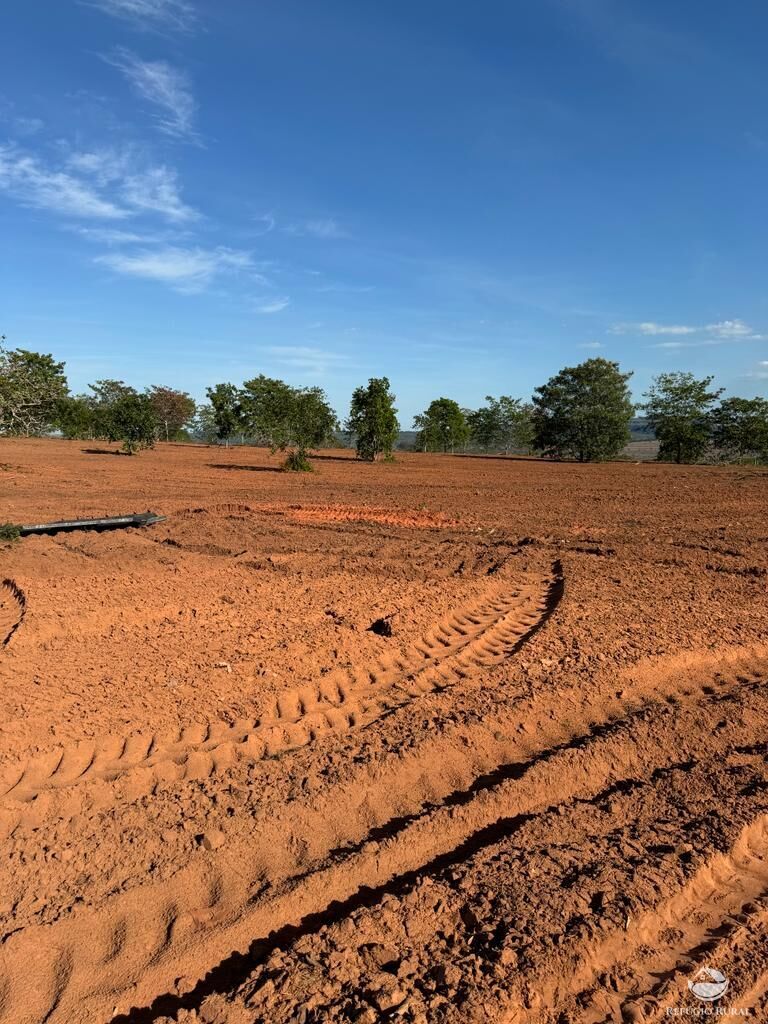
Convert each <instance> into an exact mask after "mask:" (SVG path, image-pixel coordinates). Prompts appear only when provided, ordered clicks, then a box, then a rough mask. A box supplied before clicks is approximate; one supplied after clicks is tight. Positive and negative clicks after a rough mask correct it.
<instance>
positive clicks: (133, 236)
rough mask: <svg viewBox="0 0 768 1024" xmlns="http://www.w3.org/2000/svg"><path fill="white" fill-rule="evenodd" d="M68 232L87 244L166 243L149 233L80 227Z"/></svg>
mask: <svg viewBox="0 0 768 1024" xmlns="http://www.w3.org/2000/svg"><path fill="white" fill-rule="evenodd" d="M68 230H71V231H74V232H75V234H78V235H80V237H81V238H86V239H88V241H89V242H98V243H100V244H101V245H109V246H117V245H156V244H159V243H163V242H166V241H167V239H164V238H163V236H162V235H157V234H152V233H150V232H139V231H124V230H122V229H121V228H87V227H83V226H82V225H79V224H78V225H75V226H69V227H68Z"/></svg>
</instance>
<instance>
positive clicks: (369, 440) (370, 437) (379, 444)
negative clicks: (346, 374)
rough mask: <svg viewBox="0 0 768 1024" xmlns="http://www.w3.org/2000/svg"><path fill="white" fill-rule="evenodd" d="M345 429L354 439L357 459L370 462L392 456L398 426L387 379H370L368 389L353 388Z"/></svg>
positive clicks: (393, 398) (393, 397)
mask: <svg viewBox="0 0 768 1024" xmlns="http://www.w3.org/2000/svg"><path fill="white" fill-rule="evenodd" d="M346 428H347V430H348V431H349V433H350V434H352V435H353V436H354V438H355V447H356V449H357V457H358V458H359V459H365V460H366V461H367V462H373V461H375V459H376V457H377V456H378V455H391V454H392V449H393V448H394V446H395V442H396V441H397V435H398V432H399V430H400V424H399V423H398V421H397V409H396V408H395V396H394V395H393V394H392V392H391V391H390V389H389V380H388V379H387V378H386V377H371V378H370V379H369V381H368V386H367V387H363V386H361V387H359V388H355V390H354V392H353V393H352V402H351V405H350V408H349V418H348V419H347V424H346Z"/></svg>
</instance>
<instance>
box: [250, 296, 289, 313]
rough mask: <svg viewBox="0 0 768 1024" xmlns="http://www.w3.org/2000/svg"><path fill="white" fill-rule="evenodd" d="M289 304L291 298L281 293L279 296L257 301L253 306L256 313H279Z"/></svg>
mask: <svg viewBox="0 0 768 1024" xmlns="http://www.w3.org/2000/svg"><path fill="white" fill-rule="evenodd" d="M290 304H291V300H290V299H289V298H288V297H287V296H286V295H282V296H280V298H276V299H271V300H268V301H267V302H261V303H258V304H257V305H256V307H255V308H256V312H257V313H281V312H282V311H283V310H284V309H286V308H287V307H288V306H290Z"/></svg>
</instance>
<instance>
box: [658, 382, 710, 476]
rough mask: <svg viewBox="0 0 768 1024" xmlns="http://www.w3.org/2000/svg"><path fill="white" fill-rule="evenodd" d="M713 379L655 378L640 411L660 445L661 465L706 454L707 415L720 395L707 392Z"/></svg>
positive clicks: (698, 457)
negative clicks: (642, 411)
mask: <svg viewBox="0 0 768 1024" xmlns="http://www.w3.org/2000/svg"><path fill="white" fill-rule="evenodd" d="M713 380H714V378H713V377H703V378H702V379H701V380H697V379H696V378H695V377H694V376H693V374H692V373H679V372H675V373H661V374H659V376H658V377H654V379H653V382H652V384H651V387H650V389H649V390H648V391H647V392H646V394H645V395H644V396H643V397H644V398H646V399H647V401H646V402H645V404H644V405H643V406H642V408H643V409H644V410H645V415H646V416H647V418H648V422H649V423H650V425H651V427H652V428H653V432H654V434H655V435H656V438H657V440H658V442H659V459H660V460H661V461H664V462H677V463H680V462H695V461H696V460H697V459H700V458H701V457H702V455H703V454H704V453H705V451H706V450H707V448H708V446H709V443H710V436H711V422H710V415H709V414H710V411H711V409H712V407H713V405H714V404H715V402H716V401H717V400H718V398H719V397H720V395H721V394H722V393H723V389H722V388H716V389H713V390H710V385H711V383H712V381H713Z"/></svg>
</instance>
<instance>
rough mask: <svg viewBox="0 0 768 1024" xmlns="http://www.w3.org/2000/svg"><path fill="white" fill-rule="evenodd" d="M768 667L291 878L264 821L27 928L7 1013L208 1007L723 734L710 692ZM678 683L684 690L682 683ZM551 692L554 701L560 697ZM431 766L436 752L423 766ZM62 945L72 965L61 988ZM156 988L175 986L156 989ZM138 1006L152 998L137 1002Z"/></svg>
mask: <svg viewBox="0 0 768 1024" xmlns="http://www.w3.org/2000/svg"><path fill="white" fill-rule="evenodd" d="M764 669H765V666H763V668H761V669H760V670H759V671H758V672H757V673H756V674H755V675H754V676H752V677H750V676H744V675H741V674H739V675H736V674H735V673H734V674H729V675H728V676H723V677H720V678H719V679H715V680H713V678H712V676H711V675H710V674H708V673H705V674H703V676H702V678H700V679H699V680H698V683H696V684H694V685H693V686H689V687H688V689H687V690H686V691H685V693H681V692H679V691H678V693H677V695H676V697H675V700H674V702H673V703H669V702H667V701H666V700H665V699H664V696H663V688H657V689H660V691H661V692H658V693H656V694H653V695H651V696H649V697H646V698H645V699H644V700H641V701H640V702H639V704H637V706H635V707H633V708H632V709H631V710H629V711H628V712H625V714H624V717H621V718H619V719H616V720H612V721H606V722H604V723H602V724H601V723H599V722H595V721H594V718H595V715H594V714H593V713H590V715H589V719H590V720H591V721H592V724H591V725H590V726H589V727H588V728H587V729H586V731H585V732H582V733H579V734H577V735H574V736H573V737H572V738H571V740H570V741H569V742H567V743H564V744H562V745H561V746H559V747H554V748H553V747H551V746H550V747H547V746H543V747H542V749H541V750H540V751H539V752H538V754H536V755H535V756H533V757H531V758H529V760H528V761H527V762H525V763H514V762H512V763H508V764H506V765H500V766H498V769H497V770H496V771H495V772H493V773H491V774H490V775H487V776H485V777H483V778H476V779H475V780H474V782H473V783H471V784H470V785H468V786H464V787H463V788H462V789H461V790H459V791H454V792H448V793H446V792H443V793H442V796H440V797H439V799H438V802H437V803H436V804H432V805H431V806H428V807H427V809H426V810H422V811H421V812H419V813H416V814H414V815H413V816H412V817H411V818H408V819H405V820H403V819H398V818H395V819H393V821H392V824H391V827H389V828H378V829H375V830H373V832H371V833H369V836H368V838H363V839H362V840H361V841H358V842H356V843H355V844H354V845H353V846H352V847H344V848H340V849H338V851H337V852H336V853H331V854H330V855H328V856H327V857H326V858H325V860H320V861H318V862H317V863H315V864H314V865H312V866H310V867H309V869H308V870H305V871H303V872H301V873H297V874H295V875H293V876H291V877H288V878H285V879H284V880H282V881H280V880H276V881H275V882H274V883H269V882H267V883H266V884H265V882H264V880H263V878H261V877H260V876H258V875H257V876H255V877H253V876H252V875H251V872H250V871H249V865H251V864H252V863H254V862H256V861H258V860H259V857H258V854H259V852H263V851H259V850H258V846H259V838H258V833H255V834H254V836H253V837H252V838H251V839H250V840H249V841H247V842H245V843H243V844H241V845H242V848H240V847H239V846H238V845H236V844H233V846H232V848H227V849H226V850H225V851H222V852H221V854H220V855H214V856H212V857H210V858H208V859H206V860H205V862H204V863H202V864H201V863H199V862H197V863H191V864H189V865H188V866H187V867H186V868H184V869H183V870H182V871H180V872H179V873H178V874H177V875H176V876H174V877H173V878H172V879H170V880H169V881H167V882H164V883H156V884H150V885H146V886H143V887H141V888H139V889H138V890H135V891H133V892H129V893H125V894H121V895H117V896H115V897H114V898H111V899H109V900H108V901H107V902H106V903H104V904H102V905H101V906H99V907H96V908H82V912H80V911H78V909H77V908H75V909H74V910H73V912H72V913H71V914H70V916H69V917H68V918H66V919H64V920H62V921H60V922H57V923H54V924H52V925H49V926H32V927H29V928H26V929H22V930H21V931H20V932H18V933H16V934H12V935H10V936H9V937H8V938H7V939H6V942H5V944H4V947H3V953H4V963H5V972H6V977H5V979H4V982H0V990H2V988H3V987H4V989H5V991H6V992H7V995H6V998H5V1003H4V1004H3V1006H2V1012H0V1020H2V1019H3V1014H4V1015H5V1016H8V1017H9V1016H13V1017H14V1019H15V1020H17V1021H19V1022H23V1024H27V1022H28V1024H33V1022H35V1024H36V1022H37V1021H39V1020H40V1019H41V1010H43V1008H44V1011H43V1012H44V1013H45V1014H49V1019H50V1020H51V1021H54V1022H55V1021H61V1022H63V1021H66V1022H67V1024H76V1022H79V1021H83V1022H85V1021H93V1020H98V1019H109V1018H111V1017H112V1016H113V1015H114V1014H118V1013H122V1014H124V1016H123V1017H121V1018H119V1019H121V1020H125V1021H131V1022H135V1024H139V1022H145V1021H151V1020H154V1019H156V1017H158V1016H160V1015H161V1010H162V1015H165V1014H166V1013H167V1012H168V1011H169V1009H170V1010H173V1009H174V1007H175V1009H176V1010H178V1009H179V1008H181V1007H193V1006H195V1005H199V1002H200V1001H201V1000H202V998H204V996H205V995H206V994H208V993H210V992H211V991H222V990H225V989H228V988H231V986H232V984H233V971H234V972H235V975H238V974H239V975H240V979H241V980H242V977H243V976H244V975H243V972H247V971H248V970H250V968H251V967H252V966H253V957H254V956H257V955H258V956H260V955H261V954H262V953H263V950H264V948H265V946H266V947H267V948H268V947H269V946H270V944H274V942H275V941H278V940H279V939H280V938H281V937H282V936H283V935H285V934H288V933H290V934H291V935H295V934H297V933H298V934H300V933H302V932H304V931H308V930H311V929H315V928H316V927H317V926H318V924H320V923H328V922H330V921H334V920H337V919H338V920H341V919H343V918H345V917H347V916H348V914H349V913H350V911H351V910H353V909H355V907H357V906H365V905H368V904H369V903H370V901H371V900H372V899H374V900H376V899H380V898H381V897H382V896H383V895H385V894H386V893H396V892H399V891H402V889H403V888H404V887H406V886H409V885H411V884H413V882H414V881H417V880H418V879H419V878H421V877H423V876H424V875H426V874H431V873H434V872H435V871H437V870H439V869H442V868H443V867H445V866H446V865H448V864H452V863H459V862H464V861H466V859H467V858H468V857H470V856H472V855H473V854H475V853H477V852H479V851H480V850H483V849H484V848H485V847H487V846H489V845H491V844H494V843H497V842H499V840H501V839H504V838H508V837H509V836H511V835H513V834H514V832H515V831H516V830H517V829H518V828H519V827H520V826H521V824H523V823H525V822H526V821H527V820H529V819H530V818H531V817H532V816H536V815H540V814H544V813H547V812H549V811H551V810H553V809H554V808H556V807H558V806H559V805H561V804H563V803H571V802H574V801H586V802H588V803H594V802H596V801H598V800H602V799H604V798H605V796H606V795H607V794H609V793H610V792H611V791H613V790H614V788H615V787H616V786H617V785H620V784H622V783H624V782H626V781H627V780H632V781H633V782H634V783H636V782H637V780H650V779H653V778H654V777H655V775H656V774H657V773H658V772H659V770H660V769H662V768H674V766H675V765H676V764H677V761H678V758H679V753H680V740H681V736H685V739H686V742H688V743H689V744H703V743H704V742H710V746H712V738H711V733H710V718H709V717H708V715H707V714H702V704H706V703H707V702H708V701H713V702H716V701H718V700H720V699H722V698H723V696H724V695H726V696H727V695H729V694H734V693H738V694H739V695H740V697H742V698H744V699H749V696H750V694H753V695H758V696H759V694H760V691H761V690H762V686H763V680H764V679H765V670H764ZM668 688H669V689H670V691H674V681H671V682H670V683H669V684H668ZM550 703H551V712H556V709H557V706H558V700H557V697H556V696H552V697H550ZM590 710H591V711H593V710H594V709H590ZM444 753H445V754H447V755H448V756H450V752H449V751H445V752H444ZM430 769H431V763H430V762H426V763H425V764H424V765H423V770H424V772H425V773H429V771H430ZM437 770H438V769H437V766H436V767H435V771H437ZM386 786H387V789H386V791H385V792H384V793H383V794H382V795H383V797H384V798H386V797H387V795H389V796H390V803H391V802H392V800H395V799H400V798H401V794H398V792H396V791H394V792H392V793H391V794H389V789H390V788H391V787H389V784H388V783H387V784H386ZM348 827H350V828H351V827H352V826H351V825H349V826H348ZM761 827H762V826H761ZM750 841H751V840H750ZM265 842H266V840H265ZM251 870H252V869H251ZM286 930H287V931H286ZM254 936H259V937H260V938H257V939H254ZM54 951H55V952H56V957H55V958H54V957H53V952H54ZM75 951H77V955H76V958H75ZM46 957H47V959H48V962H44V961H45V959H46ZM62 957H63V958H64V960H63V962H66V963H67V964H68V965H69V966H68V972H69V973H68V975H67V984H66V986H64V988H62V985H61V971H60V970H59V963H60V961H61V959H62ZM30 958H32V959H33V960H35V961H36V966H35V976H36V978H37V979H38V986H37V989H36V991H35V993H34V994H31V993H30V991H29V986H28V984H27V979H28V977H29V974H28V970H29V963H30ZM208 972H212V973H211V974H208ZM206 975H207V978H206V977H204V976H206ZM179 977H186V978H192V979H194V978H201V979H203V980H201V981H200V982H199V983H198V984H196V985H195V984H194V983H191V984H190V986H189V987H191V992H186V993H184V994H181V995H178V994H176V995H174V994H173V985H174V979H177V978H179ZM235 980H237V979H236V978H235ZM212 986H213V987H212ZM219 986H220V987H219ZM186 987H187V986H185V988H186ZM176 992H177V993H178V989H176ZM158 993H168V995H166V996H164V997H160V998H159V999H158ZM33 995H34V998H33ZM129 1005H132V1006H134V1007H135V1006H142V1005H143V1006H144V1007H145V1008H144V1010H136V1011H129ZM51 1006H53V1010H52V1011H51V1010H50V1009H49V1008H50V1007H51Z"/></svg>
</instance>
